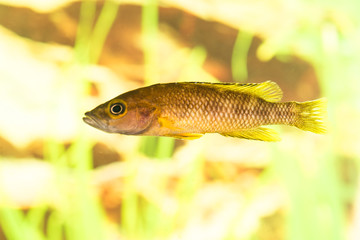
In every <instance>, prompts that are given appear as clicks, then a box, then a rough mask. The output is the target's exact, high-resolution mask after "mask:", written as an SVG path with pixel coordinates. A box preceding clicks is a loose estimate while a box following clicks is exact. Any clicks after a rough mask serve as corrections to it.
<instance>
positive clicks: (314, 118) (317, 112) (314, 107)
mask: <svg viewBox="0 0 360 240" xmlns="http://www.w3.org/2000/svg"><path fill="white" fill-rule="evenodd" d="M326 103H327V101H326V99H325V98H320V99H317V100H314V101H308V102H302V103H299V105H298V107H299V115H298V119H297V121H296V122H295V124H294V125H295V126H296V127H298V128H300V129H302V130H305V131H310V132H313V133H321V134H324V133H326V120H325V119H326V114H327V111H326V105H327V104H326Z"/></svg>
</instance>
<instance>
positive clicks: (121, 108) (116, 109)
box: [110, 103, 125, 115]
mask: <svg viewBox="0 0 360 240" xmlns="http://www.w3.org/2000/svg"><path fill="white" fill-rule="evenodd" d="M110 112H111V113H112V114H114V115H120V114H122V113H124V112H125V105H124V104H123V103H114V104H113V105H111V106H110Z"/></svg>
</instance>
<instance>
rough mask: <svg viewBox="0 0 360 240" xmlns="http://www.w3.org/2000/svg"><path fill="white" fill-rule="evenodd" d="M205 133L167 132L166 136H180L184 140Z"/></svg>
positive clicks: (196, 137)
mask: <svg viewBox="0 0 360 240" xmlns="http://www.w3.org/2000/svg"><path fill="white" fill-rule="evenodd" d="M203 135H204V134H201V133H179V134H167V135H165V136H166V137H173V138H179V139H183V140H194V139H198V138H201V137H202V136H203Z"/></svg>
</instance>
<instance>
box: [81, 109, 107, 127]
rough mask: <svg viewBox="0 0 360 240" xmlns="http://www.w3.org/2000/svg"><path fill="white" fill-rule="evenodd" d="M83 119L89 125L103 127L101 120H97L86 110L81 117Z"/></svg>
mask: <svg viewBox="0 0 360 240" xmlns="http://www.w3.org/2000/svg"><path fill="white" fill-rule="evenodd" d="M83 121H84V122H85V123H87V124H89V125H90V126H92V127H94V128H98V129H104V128H103V125H102V124H101V122H99V121H97V120H96V118H94V116H93V115H92V114H91V112H86V113H85V117H83Z"/></svg>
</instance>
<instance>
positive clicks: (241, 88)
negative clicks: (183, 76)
mask: <svg viewBox="0 0 360 240" xmlns="http://www.w3.org/2000/svg"><path fill="white" fill-rule="evenodd" d="M187 84H188V83H187ZM195 84H203V85H206V86H209V87H217V88H221V89H224V90H232V91H237V92H242V93H248V94H251V95H254V96H257V97H259V98H262V99H264V100H266V101H268V102H279V101H280V100H281V98H282V95H283V93H282V91H281V89H280V87H279V85H277V83H275V82H272V81H266V82H263V83H205V82H195Z"/></svg>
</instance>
